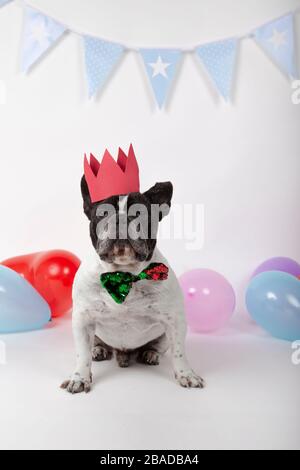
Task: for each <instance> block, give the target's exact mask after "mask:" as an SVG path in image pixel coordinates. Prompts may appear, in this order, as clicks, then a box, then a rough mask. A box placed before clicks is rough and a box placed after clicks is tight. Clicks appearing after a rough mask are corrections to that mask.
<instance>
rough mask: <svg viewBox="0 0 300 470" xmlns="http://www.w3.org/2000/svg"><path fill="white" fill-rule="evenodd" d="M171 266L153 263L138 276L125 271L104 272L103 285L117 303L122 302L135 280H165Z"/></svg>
mask: <svg viewBox="0 0 300 470" xmlns="http://www.w3.org/2000/svg"><path fill="white" fill-rule="evenodd" d="M168 272H169V268H168V267H167V266H166V265H164V264H163V263H151V264H150V265H149V266H148V267H147V268H146V269H144V270H143V271H142V272H141V273H140V274H138V275H137V276H136V275H135V274H131V273H126V272H123V271H115V272H113V273H104V274H101V276H100V281H101V285H102V286H103V287H104V289H106V290H107V292H108V293H109V295H110V296H111V297H112V298H113V299H114V301H115V302H117V304H122V303H123V302H124V300H125V299H126V297H127V295H128V294H129V292H130V290H131V288H132V285H133V283H134V282H138V281H142V280H144V279H147V280H152V281H164V280H165V279H167V278H168Z"/></svg>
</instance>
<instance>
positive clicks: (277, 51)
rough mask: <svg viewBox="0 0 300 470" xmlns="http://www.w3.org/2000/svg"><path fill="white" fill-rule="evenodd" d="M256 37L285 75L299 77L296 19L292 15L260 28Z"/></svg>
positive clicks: (255, 34)
mask: <svg viewBox="0 0 300 470" xmlns="http://www.w3.org/2000/svg"><path fill="white" fill-rule="evenodd" d="M254 37H255V40H256V42H257V43H258V44H259V46H260V47H262V49H263V50H264V51H265V52H266V53H267V54H268V55H269V57H271V59H273V60H274V62H275V63H276V64H277V65H278V66H279V68H280V69H281V70H282V71H283V72H284V73H286V74H287V75H288V76H290V77H292V78H296V77H297V67H296V59H295V33H294V17H293V15H292V14H289V15H286V16H283V17H281V18H279V19H277V20H275V21H272V22H271V23H268V24H266V25H264V26H262V27H261V28H258V29H257V30H255V31H254Z"/></svg>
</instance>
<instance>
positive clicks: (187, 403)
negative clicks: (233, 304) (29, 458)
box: [0, 318, 300, 450]
mask: <svg viewBox="0 0 300 470" xmlns="http://www.w3.org/2000/svg"><path fill="white" fill-rule="evenodd" d="M0 340H2V341H4V342H5V344H6V356H7V363H6V365H0V420H1V421H0V422H1V425H0V448H1V449H15V448H18V449H32V448H33V449H165V450H167V449H176V448H178V449H216V448H217V449H219V448H220V449H239V448H242V449H248V448H249V449H254V448H257V449H292V448H293V449H295V448H296V449H300V366H295V365H293V364H292V362H291V354H292V350H291V345H290V344H289V343H286V342H281V341H277V340H274V339H271V338H268V337H266V336H265V335H264V334H263V333H261V332H260V331H259V330H258V329H257V328H256V327H255V326H254V325H251V323H249V324H245V323H241V324H237V323H235V325H234V326H233V327H231V328H230V329H228V330H227V331H226V332H223V333H222V334H218V335H215V336H197V335H189V337H188V340H187V350H188V356H189V358H190V361H191V363H192V365H193V367H194V368H195V370H197V371H198V372H200V373H201V374H202V375H203V376H204V377H205V379H206V380H207V384H208V386H207V388H206V389H205V390H204V391H201V390H186V389H183V388H180V387H179V386H177V384H176V383H175V382H174V381H173V378H172V373H171V370H170V363H169V358H168V357H166V358H164V359H163V361H162V364H161V365H160V366H159V367H147V366H142V365H133V366H132V367H131V368H129V369H120V368H117V366H116V363H115V361H110V362H105V363H96V364H94V386H93V389H92V391H91V393H90V394H88V395H84V394H80V395H74V396H71V395H69V394H67V393H66V392H65V391H63V390H60V389H59V385H60V382H62V381H63V380H64V379H65V378H66V377H67V376H68V375H69V373H70V372H71V370H72V367H73V364H74V353H73V342H72V336H71V324H70V318H65V319H61V320H59V321H56V322H55V323H54V322H53V323H52V325H51V327H50V328H48V329H45V330H42V331H38V332H32V333H24V334H18V335H7V336H4V335H2V336H0Z"/></svg>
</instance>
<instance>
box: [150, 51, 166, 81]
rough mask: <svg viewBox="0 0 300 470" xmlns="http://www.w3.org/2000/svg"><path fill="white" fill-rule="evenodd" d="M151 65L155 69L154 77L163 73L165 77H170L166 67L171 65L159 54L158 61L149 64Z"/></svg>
mask: <svg viewBox="0 0 300 470" xmlns="http://www.w3.org/2000/svg"><path fill="white" fill-rule="evenodd" d="M149 65H150V67H152V69H153V74H152V78H153V77H156V76H157V75H162V76H163V77H165V78H168V75H167V72H166V69H167V68H168V67H169V66H170V65H171V64H169V63H167V62H163V61H162V58H161V56H158V58H157V61H156V62H152V63H150V64H149Z"/></svg>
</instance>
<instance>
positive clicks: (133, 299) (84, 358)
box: [62, 177, 204, 393]
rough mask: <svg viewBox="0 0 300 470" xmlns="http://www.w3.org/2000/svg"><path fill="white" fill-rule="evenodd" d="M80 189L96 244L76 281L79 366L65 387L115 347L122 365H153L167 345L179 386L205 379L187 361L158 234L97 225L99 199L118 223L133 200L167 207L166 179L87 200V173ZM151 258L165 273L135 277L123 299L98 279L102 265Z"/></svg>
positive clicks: (174, 284)
mask: <svg viewBox="0 0 300 470" xmlns="http://www.w3.org/2000/svg"><path fill="white" fill-rule="evenodd" d="M81 190H82V196H83V201H84V211H85V214H86V215H87V217H88V218H89V220H90V236H91V239H92V243H93V246H94V249H93V251H92V253H91V256H90V257H89V258H87V259H86V260H85V261H83V262H82V264H81V266H80V268H79V270H78V272H77V275H76V278H75V281H74V287H73V334H74V340H75V347H76V368H75V371H74V373H73V374H72V376H71V378H70V379H69V380H66V381H65V382H64V383H63V384H62V388H65V389H66V390H67V391H68V392H70V393H79V392H83V391H84V392H88V391H89V390H90V388H91V382H92V374H91V366H92V360H98V361H99V360H107V359H111V358H112V356H113V352H115V353H116V358H117V361H118V363H119V365H120V366H121V367H127V366H128V365H129V363H130V360H131V359H132V357H134V356H135V357H136V359H137V360H138V361H139V362H143V363H145V364H149V365H156V364H158V363H159V357H160V355H161V354H164V353H165V352H166V351H167V350H168V349H170V351H171V357H172V364H173V370H174V375H175V378H176V380H177V382H178V383H179V384H180V385H182V386H183V387H198V388H203V387H204V381H203V379H202V378H201V377H199V376H198V375H197V374H196V373H195V372H194V371H193V370H192V369H191V368H190V366H189V364H188V362H187V359H186V356H185V345H184V343H185V336H186V322H185V316H184V304H183V297H182V293H181V290H180V287H179V284H178V281H177V278H176V276H175V274H174V272H173V271H172V269H171V268H170V266H169V264H168V262H167V260H166V259H165V258H164V257H163V256H162V254H161V253H160V252H159V251H158V249H157V248H156V238H154V239H151V238H147V239H146V240H144V239H141V240H132V239H131V238H130V233H128V234H127V238H126V239H125V240H124V239H122V240H121V239H114V240H110V239H109V238H108V237H106V236H102V235H103V234H101V233H98V232H97V226H98V224H99V221H101V220H100V219H101V217H99V208H101V207H99V206H100V205H101V204H106V203H109V204H112V205H114V207H115V209H116V211H117V214H118V216H119V219H120V222H118V223H122V222H121V220H122V218H123V220H125V218H126V219H127V218H128V209H129V208H130V207H131V206H132V204H136V203H139V204H143V205H144V206H145V207H146V208H147V210H150V208H151V205H153V204H156V205H161V204H164V205H165V206H166V205H167V207H168V208H169V207H170V205H171V198H172V193H173V188H172V185H171V183H157V184H156V185H155V186H154V187H153V188H151V189H150V190H149V191H147V192H146V193H144V194H141V193H130V194H129V195H124V196H122V197H119V196H114V197H111V198H109V199H107V200H105V201H102V202H101V203H97V204H92V203H91V200H90V196H89V192H88V188H87V184H86V181H85V178H84V177H83V179H82V183H81ZM163 215H165V214H164V213H163V212H160V213H159V214H158V218H157V220H161V218H162V217H163ZM131 219H132V217H131ZM150 220H151V218H149V220H147V221H145V224H146V225H147V224H148V228H149V229H152V232H153V229H154V232H155V231H157V228H158V227H156V226H155V227H153V226H152V227H150V225H151V221H150ZM131 221H132V220H131ZM153 223H155V222H153V221H152V225H153ZM157 225H158V224H157ZM107 227H109V220H108V221H107V225H106V229H107ZM145 228H147V227H145ZM108 231H109V229H108ZM149 233H150V232H149ZM153 262H158V263H164V264H165V265H167V266H168V267H169V276H168V279H167V280H165V281H157V282H155V281H149V280H143V281H139V282H137V283H134V284H133V288H132V290H131V291H130V293H129V295H128V297H127V299H126V300H125V302H124V303H123V304H121V305H120V304H117V303H116V302H115V301H114V300H113V299H112V298H111V297H110V295H109V294H108V293H107V292H106V291H105V290H104V289H103V288H102V287H101V285H100V275H101V274H102V273H105V272H113V271H125V272H131V273H133V274H139V273H140V272H141V271H142V270H143V269H144V268H146V267H147V266H148V265H149V264H150V263H153Z"/></svg>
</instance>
